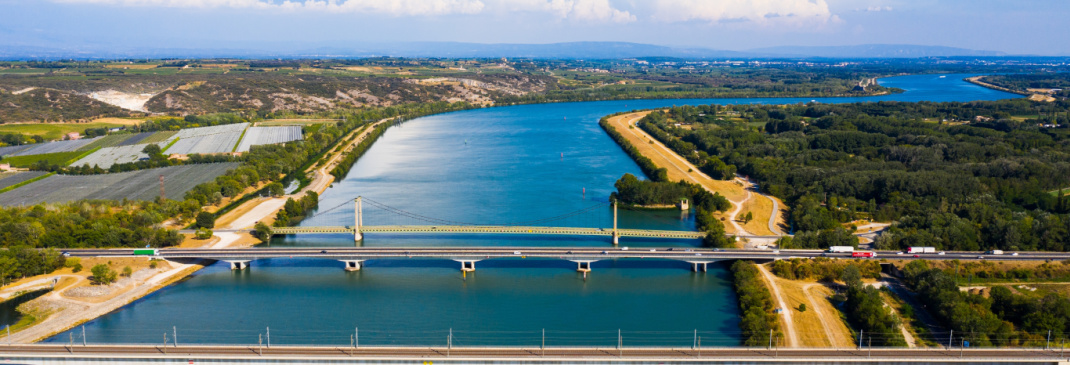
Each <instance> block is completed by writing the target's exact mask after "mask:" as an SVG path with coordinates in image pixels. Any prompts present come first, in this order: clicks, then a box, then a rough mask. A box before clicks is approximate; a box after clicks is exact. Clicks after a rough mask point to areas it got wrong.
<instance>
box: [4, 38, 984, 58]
mask: <svg viewBox="0 0 1070 365" xmlns="http://www.w3.org/2000/svg"><path fill="white" fill-rule="evenodd" d="M376 56H393V57H442V58H497V57H509V58H558V59H619V58H638V57H674V58H689V59H721V58H918V57H960V56H969V57H997V56H1005V54H1004V53H1003V52H996V51H980V50H972V49H964V48H955V47H942V46H917V45H896V44H867V45H857V46H823V47H806V46H783V47H768V48H757V49H751V50H746V51H726V50H715V49H708V48H688V47H667V46H658V45H650V44H640V43H627V42H569V43H549V44H508V43H496V44H485V43H462V42H397V43H364V44H353V45H330V46H321V47H316V48H308V47H307V46H301V45H292V44H290V45H259V46H253V47H247V48H217V49H211V48H208V49H194V48H147V47H136V48H135V47H130V48H122V47H109V46H99V45H98V46H81V47H79V48H49V47H36V46H0V59H56V58H79V59H83V58H88V59H113V58H208V57H238V58H330V57H339V58H343V57H376Z"/></svg>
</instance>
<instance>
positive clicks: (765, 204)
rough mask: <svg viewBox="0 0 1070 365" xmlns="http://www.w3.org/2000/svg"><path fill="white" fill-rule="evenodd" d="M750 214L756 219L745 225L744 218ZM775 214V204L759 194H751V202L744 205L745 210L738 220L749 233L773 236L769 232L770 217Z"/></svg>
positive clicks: (748, 201) (738, 216) (740, 213)
mask: <svg viewBox="0 0 1070 365" xmlns="http://www.w3.org/2000/svg"><path fill="white" fill-rule="evenodd" d="M748 212H750V213H751V214H752V216H753V217H754V218H753V219H751V221H750V222H747V224H743V221H742V219H743V216H744V215H747V213H748ZM770 214H773V202H772V201H770V200H769V199H768V198H766V197H764V196H761V195H759V194H757V193H751V198H750V200H747V201H746V202H744V203H743V209H742V210H740V211H739V215H737V216H736V219H737V220H739V225H741V226H743V229H745V230H746V231H747V232H750V233H753V234H757V235H773V232H771V231H769V215H770Z"/></svg>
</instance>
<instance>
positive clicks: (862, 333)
mask: <svg viewBox="0 0 1070 365" xmlns="http://www.w3.org/2000/svg"><path fill="white" fill-rule="evenodd" d="M865 333H866V330H858V349H859V350H861V349H862V336H863V335H865Z"/></svg>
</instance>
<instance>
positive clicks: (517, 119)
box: [48, 75, 1019, 346]
mask: <svg viewBox="0 0 1070 365" xmlns="http://www.w3.org/2000/svg"><path fill="white" fill-rule="evenodd" d="M968 76H971V75H947V77H945V78H940V77H939V76H938V75H916V76H899V77H891V78H885V79H881V80H880V83H881V85H884V86H888V87H898V88H901V89H904V90H906V92H904V93H901V94H893V95H884V96H877V97H860V98H754V99H670V100H628V101H605V102H583V103H560V104H538V105H523V106H510V107H497V108H487V109H477V110H469V111H461V112H454V113H446V114H440V115H434V116H428V117H423V118H418V119H415V120H412V121H408V122H405V123H404V124H402V125H400V126H397V127H393V128H391V129H389V130H388V131H387V132H386V133H385V134H384V135H383V137H382V138H381V139H380V140H379V141H378V142H376V144H375V145H374V146H373V147H372V148H371V149H370V150H369V151H368V152H367V154H366V155H365V156H364V157H363V158H361V159H360V160H359V161H357V163H356V164H355V166H354V167H353V169H352V170H351V172H350V173H349V176H347V177H346V178H345V179H344V180H342V181H340V182H336V183H335V184H334V186H333V187H331V188H329V189H328V190H327V191H326V192H325V193H324V194H323V195H322V196H321V199H320V208H321V209H322V210H324V211H327V210H330V208H332V207H338V208H336V209H334V210H330V211H329V212H323V213H321V214H320V215H318V216H315V217H313V218H311V219H308V220H306V221H305V222H303V223H302V224H304V225H349V224H352V219H353V213H352V200H353V198H355V197H356V196H357V195H360V196H363V197H365V198H366V199H369V201H366V202H365V203H364V212H365V222H364V223H365V224H369V225H370V224H429V223H421V222H426V220H424V221H421V219H423V218H420V219H415V218H412V217H411V216H412V215H420V216H424V217H430V218H433V219H434V221H436V222H446V221H449V222H465V223H478V224H500V223H516V222H527V221H533V220H542V219H544V218H550V217H555V216H559V215H563V214H567V213H570V212H575V211H581V210H584V209H588V208H590V211H588V212H586V213H584V214H580V215H577V216H574V217H569V218H566V219H562V220H542V221H540V222H536V223H534V224H533V225H551V226H554V225H556V226H587V227H608V226H609V225H610V224H612V223H611V217H612V210H611V209H610V208H608V207H607V206H606V205H605V202H606V201H607V199H608V196H609V194H610V193H611V192H612V191H613V190H614V188H613V182H615V181H616V180H617V179H618V178H620V176H621V175H622V174H624V173H631V174H635V175H639V176H642V173H641V171H640V170H639V168H638V166H637V165H636V164H635V163H634V162H632V161H631V159H630V158H628V156H627V155H626V154H624V152H623V151H622V150H621V149H620V148H619V147H618V146H617V145H616V144H615V143H614V142H613V141H612V140H611V139H610V138H609V137H608V136H607V135H606V134H605V132H604V131H602V130H601V128H600V127H599V126H598V123H597V122H598V119H599V118H601V117H602V116H605V115H607V114H611V113H615V112H620V111H628V110H634V109H647V108H655V107H667V106H673V105H696V104H709V103H717V104H745V103H777V104H787V103H800V102H809V101H811V100H815V101H817V102H822V103H846V102H860V101H884V100H886V101H923V100H927V101H936V102H939V101H972V100H997V99H1006V98H1015V97H1019V96H1018V95H1014V94H1008V93H1004V92H1000V91H996V90H991V89H986V88H983V87H980V86H976V85H973V84H969V83H967V82H964V81H962V78H965V77H968ZM376 205H379V206H389V207H390V209H395V210H400V211H404V212H407V213H406V214H407V215H409V216H410V217H402V216H400V215H398V214H394V213H387V210H384V209H381V208H377V207H376ZM620 214H621V217H620V226H621V227H625V228H653V229H693V228H694V220H693V217H691V216H690V215H689V214H687V213H686V212H679V211H657V212H649V211H647V212H632V211H621V212H620ZM439 224H445V223H439ZM361 244H362V245H365V246H374V245H393V246H429V245H515V246H574V245H583V246H606V247H609V242H608V240H607V239H605V238H589V239H576V238H567V237H515V236H476V235H459V236H450V235H442V236H427V235H385V234H379V235H376V234H369V235H367V236H366V237H365V240H364V241H363V242H362V243H361ZM697 244H698V242H697V241H693V240H677V241H668V242H665V241H654V240H639V239H631V240H627V239H625V240H622V245H625V246H635V247H640V246H652V245H658V246H663V245H674V246H694V245H697ZM270 245H271V246H352V245H354V242H353V240H352V237H347V236H344V235H338V236H329V235H325V236H300V237H289V238H281V239H276V240H273V241H272V242H271V243H270ZM459 265H460V264H458V263H456V262H453V261H433V260H428V261H423V260H373V261H368V262H366V263H365V266H364V269H363V270H362V271H359V272H355V273H346V272H343V270H342V267H343V265H342V264H341V263H339V262H334V261H324V260H303V259H274V260H262V261H256V262H253V263H252V266H251V268H250V269H249V270H245V271H242V272H231V271H230V270H229V269H228V267H227V266H226V265H224V264H216V265H212V266H210V267H208V268H206V269H204V270H201V271H199V272H197V273H195V274H194V275H192V276H191V277H190V278H189V279H187V280H185V281H183V282H181V283H178V284H175V285H172V286H170V287H167V288H165V289H163V290H160V291H158V292H156V293H154V294H152V295H149V296H148V297H146V298H143V299H141V300H138V301H136V302H134V303H131V304H130V305H127V306H125V307H123V308H121V309H119V310H117V311H115V312H113V313H111V314H108V315H106V316H103V317H101V318H99V319H96V320H94V321H91V322H89V323H87V324H86V326H85V328H84V331H85V333H86V337H87V340H88V341H89V342H91V343H160V342H162V341H163V339H164V334H165V333H167V336H173V332H177V333H178V339H179V342H180V343H224V344H237V343H243V344H255V343H257V342H258V341H259V340H260V339H262V338H263V337H262V336H267V335H268V332H270V340H271V341H272V343H276V344H335V345H348V344H350V341H352V340H356V338H352V337H351V336H350V335H351V334H352V335H353V337H358V336H359V341H360V344H362V345H386V344H394V345H435V344H437V345H444V344H445V343H446V341H447V338H449V336H450V333H451V332H452V333H453V335H452V336H453V337H452V338H453V344H454V345H457V346H463V345H527V346H537V345H539V344H540V343H541V342H540V341H541V340H542V331H543V330H544V329H545V331H546V332H545V333H546V343H547V345H549V346H563V345H600V346H612V345H615V344H616V342H617V335H618V330H619V331H621V332H620V333H621V334H622V337H623V338H624V342H625V344H626V345H665V346H690V345H691V343H692V341H693V337H694V335H695V332H694V331H696V330H697V331H698V335H700V336H702V337H703V345H706V346H731V345H736V344H738V342H739V337H740V334H739V329H738V327H737V323H738V316H739V310H738V308H737V305H738V304H737V302H736V298H735V295H734V293H733V290H732V288H731V282H730V280H729V278H730V275H728V268H727V263H721V264H715V265H711V266H710V270H709V272H707V273H692V272H690V271H689V270H688V268H689V266H688V265H687V264H686V263H681V262H671V261H654V260H644V261H603V262H597V263H595V264H594V265H593V272H592V273H591V275H590V277H588V278H587V279H584V277H583V275H582V274H579V273H577V272H575V271H574V269H575V266H574V264H573V263H571V262H567V261H557V260H532V259H519V258H517V259H509V260H490V261H482V262H479V263H477V264H476V267H477V270H476V272H475V273H472V274H469V275H467V276H462V274H461V273H460V270H459V268H460V266H459ZM268 327H270V330H268ZM358 328H359V329H358ZM82 331H83V329H82V328H77V329H74V330H72V333H73V334H74V337H75V338H76V341H77V338H79V337H80V336H81V334H82ZM358 332H359V335H358ZM69 336H70V335H68V334H67V333H62V334H60V335H57V336H56V337H53V338H51V339H49V340H48V341H51V342H64V341H68V340H69Z"/></svg>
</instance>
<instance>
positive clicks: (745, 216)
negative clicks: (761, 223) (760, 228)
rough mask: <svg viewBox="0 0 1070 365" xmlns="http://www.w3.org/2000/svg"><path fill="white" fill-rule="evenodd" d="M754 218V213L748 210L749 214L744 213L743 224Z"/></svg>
mask: <svg viewBox="0 0 1070 365" xmlns="http://www.w3.org/2000/svg"><path fill="white" fill-rule="evenodd" d="M752 220H754V213H751V212H747V214H744V215H743V224H747V223H750V221H752Z"/></svg>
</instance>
